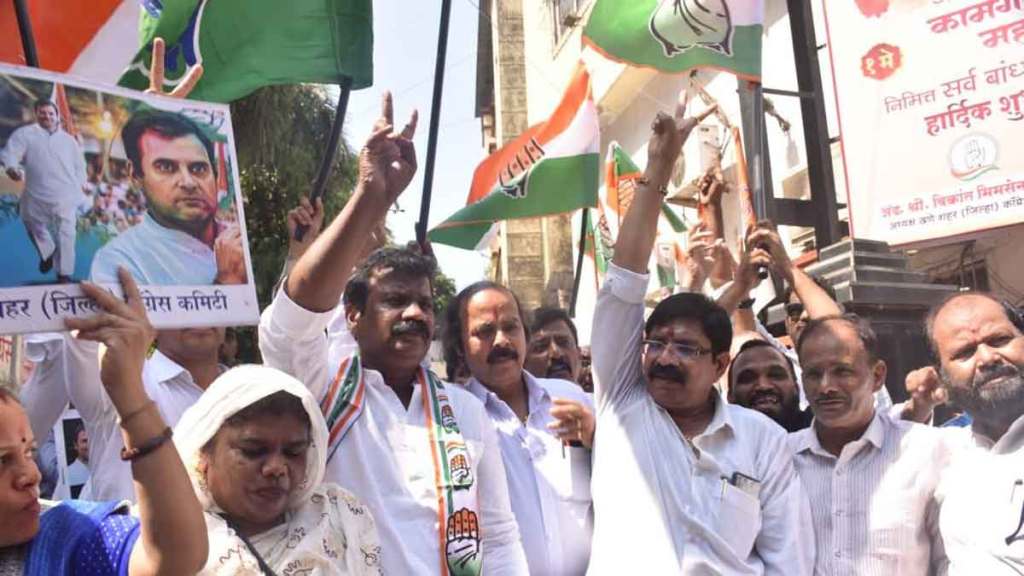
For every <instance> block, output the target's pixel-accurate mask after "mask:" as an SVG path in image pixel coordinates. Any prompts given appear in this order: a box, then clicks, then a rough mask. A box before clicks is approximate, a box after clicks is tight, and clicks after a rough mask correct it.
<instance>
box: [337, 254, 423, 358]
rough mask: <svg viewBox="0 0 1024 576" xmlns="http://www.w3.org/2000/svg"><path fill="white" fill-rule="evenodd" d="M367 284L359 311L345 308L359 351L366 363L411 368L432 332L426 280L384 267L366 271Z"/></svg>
mask: <svg viewBox="0 0 1024 576" xmlns="http://www.w3.org/2000/svg"><path fill="white" fill-rule="evenodd" d="M368 288H369V289H368V290H367V294H366V306H365V307H364V309H363V310H362V311H360V310H358V309H356V307H355V306H351V305H346V310H345V314H346V318H347V319H348V323H349V326H350V328H351V330H352V335H353V336H354V337H355V339H356V341H358V342H359V353H360V355H362V357H363V359H364V361H365V362H366V365H367V366H369V367H378V366H382V365H384V363H388V364H391V365H394V366H396V367H398V368H401V369H408V370H411V369H415V368H416V366H418V365H419V363H420V361H422V360H423V357H424V356H426V354H427V350H428V349H429V347H430V339H431V338H432V337H433V335H434V296H433V292H432V290H431V285H430V280H429V279H428V278H427V277H425V276H418V275H412V274H402V273H395V272H392V271H391V269H390V268H384V269H379V270H374V271H373V272H372V273H371V274H370V278H369V282H368Z"/></svg>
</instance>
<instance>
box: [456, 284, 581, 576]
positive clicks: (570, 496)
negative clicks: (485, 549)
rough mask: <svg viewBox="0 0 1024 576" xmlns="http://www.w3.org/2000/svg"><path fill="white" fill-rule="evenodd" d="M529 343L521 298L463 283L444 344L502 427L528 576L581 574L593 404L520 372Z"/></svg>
mask: <svg viewBox="0 0 1024 576" xmlns="http://www.w3.org/2000/svg"><path fill="white" fill-rule="evenodd" d="M527 336H528V335H527V325H526V321H525V319H524V317H523V311H522V308H521V307H520V304H519V299H518V298H516V296H515V294H513V293H512V291H510V290H509V289H508V288H506V287H504V286H502V285H500V284H496V283H494V282H489V281H486V280H485V281H481V282H476V283H474V284H471V285H469V286H467V287H466V288H464V289H463V290H462V291H461V292H459V293H458V294H457V295H456V296H455V298H454V299H453V300H452V302H451V303H450V304H449V305H448V310H447V311H446V313H445V330H444V339H445V346H446V348H449V349H452V350H455V351H456V353H457V355H458V356H459V357H461V358H462V359H463V360H464V363H465V365H466V366H467V367H468V368H469V371H470V374H471V378H470V379H469V381H468V382H466V384H465V386H466V389H467V390H469V391H470V392H471V393H472V394H473V395H474V396H476V397H477V398H479V399H480V401H481V402H483V403H484V408H486V409H487V414H488V416H490V418H491V421H493V422H494V425H495V427H497V429H498V438H499V440H500V441H501V452H502V455H503V456H504V461H505V472H506V474H507V477H508V489H509V495H510V497H511V501H512V511H513V512H514V513H515V515H516V522H517V523H518V524H519V533H520V535H521V536H522V539H523V549H524V550H525V551H526V560H527V562H528V563H529V566H530V574H545V575H549V576H561V575H572V574H576V575H582V574H584V573H585V572H586V570H587V562H588V561H589V560H590V537H591V532H592V530H593V520H592V510H591V499H590V447H591V441H592V437H593V432H594V414H593V403H592V402H591V400H590V397H589V396H588V395H587V394H586V393H585V392H583V390H582V389H581V388H580V387H579V385H578V384H576V382H575V381H572V380H563V379H558V378H538V377H535V376H534V375H533V374H531V373H530V372H528V371H526V370H524V369H523V362H524V359H525V357H526V356H527V344H526V341H527ZM577 364H578V363H577ZM566 376H567V377H569V378H571V377H572V374H571V373H569V374H566Z"/></svg>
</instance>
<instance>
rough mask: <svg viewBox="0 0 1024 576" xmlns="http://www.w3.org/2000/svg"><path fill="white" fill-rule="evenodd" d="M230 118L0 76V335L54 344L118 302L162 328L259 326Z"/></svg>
mask: <svg viewBox="0 0 1024 576" xmlns="http://www.w3.org/2000/svg"><path fill="white" fill-rule="evenodd" d="M238 182H239V179H238V167H237V162H236V156H235V149H234V140H233V136H232V129H231V117H230V114H229V111H228V108H227V106H224V105H220V104H208V103H203V102H193V101H187V100H177V99H172V98H168V97H165V96H159V95H149V94H143V93H140V92H135V91H132V90H126V89H123V88H119V87H114V86H101V85H98V84H94V83H91V82H88V81H84V80H81V79H78V78H74V77H70V76H66V75H62V74H55V73H51V72H45V71H41V70H37V69H30V68H23V67H19V66H9V65H4V64H0V270H2V271H3V273H2V274H0V334H5V333H6V334H11V333H20V332H35V331H43V330H62V329H63V328H64V319H65V318H69V317H75V316H90V315H92V314H95V313H96V311H97V310H98V309H97V308H96V305H95V304H94V303H93V302H92V300H90V299H89V298H87V297H85V296H84V295H83V293H82V291H81V290H80V289H79V287H78V283H79V282H81V281H83V280H88V281H91V282H94V283H97V284H101V285H103V286H104V287H106V288H109V289H110V290H112V291H114V292H115V293H120V286H119V283H118V270H119V269H122V268H123V269H125V270H127V271H128V272H129V273H131V275H132V276H133V277H134V278H135V280H136V282H138V284H139V286H140V289H141V290H142V297H143V302H144V304H145V305H146V309H147V312H148V313H149V319H150V322H152V323H153V325H154V326H156V327H157V328H181V327H190V326H225V325H241V324H254V323H256V322H257V321H258V317H259V308H258V305H257V301H256V290H255V287H254V285H253V282H252V278H253V274H252V268H251V266H252V265H251V260H250V257H249V249H248V241H247V236H246V231H245V218H244V216H243V213H242V201H241V193H240V191H239V187H238Z"/></svg>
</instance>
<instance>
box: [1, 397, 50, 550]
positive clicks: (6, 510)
mask: <svg viewBox="0 0 1024 576" xmlns="http://www.w3.org/2000/svg"><path fill="white" fill-rule="evenodd" d="M34 448H35V439H34V438H33V437H32V428H31V426H30V425H29V422H28V416H26V415H25V410H24V409H22V407H21V406H19V405H18V404H17V403H15V402H14V401H13V400H6V401H5V400H3V399H0V548H4V547H7V546H14V545H17V544H22V543H25V542H28V541H29V540H31V539H32V538H33V537H34V536H35V535H36V532H38V531H39V502H38V498H39V481H40V479H41V476H40V474H39V468H37V467H36V463H35V460H33V456H34Z"/></svg>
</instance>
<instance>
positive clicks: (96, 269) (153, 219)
mask: <svg viewBox="0 0 1024 576" xmlns="http://www.w3.org/2000/svg"><path fill="white" fill-rule="evenodd" d="M121 140H122V141H123V142H124V149H125V154H126V155H127V156H128V160H129V161H130V162H131V165H132V178H133V179H134V182H135V186H136V187H137V188H139V189H141V190H142V193H143V195H144V196H145V198H146V216H145V217H144V218H143V220H142V223H141V224H139V225H137V226H133V227H132V228H130V229H128V230H127V231H125V232H124V233H122V234H119V235H118V236H117V237H115V238H114V239H113V240H111V241H110V242H108V243H107V244H106V245H105V246H103V248H100V250H99V251H98V252H96V256H95V257H94V258H93V261H92V272H91V275H90V276H91V279H92V281H93V282H101V283H116V282H117V269H118V267H121V266H123V267H124V268H125V269H127V270H128V271H129V272H131V274H132V276H133V277H134V278H135V279H136V280H137V281H138V282H139V284H142V285H147V284H157V285H204V284H215V283H216V284H244V283H245V281H246V276H247V272H246V267H245V257H244V252H243V250H242V236H241V232H240V230H239V228H238V227H237V226H230V227H225V228H222V226H221V225H220V224H219V223H218V222H217V220H216V215H217V167H216V161H215V159H216V156H215V154H214V151H213V142H212V141H211V140H210V138H209V137H208V136H207V135H206V134H205V133H204V132H203V130H202V129H201V128H200V127H199V125H198V124H196V123H195V122H193V121H192V120H191V119H189V118H187V117H185V116H184V115H182V114H178V113H174V112H166V111H162V110H142V111H139V112H136V113H135V114H134V115H133V116H132V117H131V119H130V120H129V121H128V123H127V124H125V126H124V128H123V129H122V130H121Z"/></svg>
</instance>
